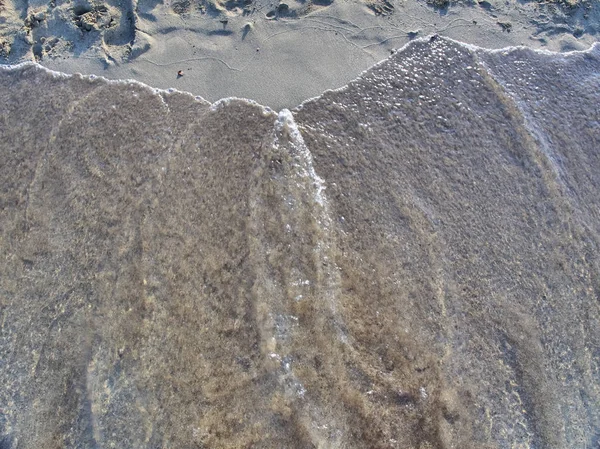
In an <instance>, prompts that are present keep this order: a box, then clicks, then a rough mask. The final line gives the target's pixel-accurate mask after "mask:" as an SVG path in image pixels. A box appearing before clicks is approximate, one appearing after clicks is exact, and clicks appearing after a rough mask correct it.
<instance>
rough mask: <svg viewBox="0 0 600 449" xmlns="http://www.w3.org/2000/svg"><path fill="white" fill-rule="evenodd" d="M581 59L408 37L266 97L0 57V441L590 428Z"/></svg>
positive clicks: (340, 441) (566, 437) (573, 441)
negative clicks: (278, 101) (342, 77)
mask: <svg viewBox="0 0 600 449" xmlns="http://www.w3.org/2000/svg"><path fill="white" fill-rule="evenodd" d="M510 67H512V69H509V68H510ZM598 73H600V58H599V55H598V46H596V47H595V48H594V49H592V50H590V51H588V52H585V53H573V54H570V55H568V56H561V55H557V54H554V55H551V54H540V53H536V52H534V51H530V50H513V51H507V52H487V51H483V50H475V49H469V48H467V47H464V46H462V45H459V44H457V43H455V42H452V41H449V40H445V39H442V38H438V39H436V40H433V41H429V40H420V41H417V42H413V43H412V44H410V45H409V46H408V47H406V48H405V49H404V50H402V51H401V52H399V53H397V54H396V55H393V56H392V57H390V59H389V60H387V61H385V62H384V63H382V64H380V65H377V66H375V67H373V68H372V69H371V70H370V71H368V72H367V73H365V74H364V75H363V76H362V77H361V78H359V79H357V80H356V81H354V82H352V83H351V84H350V85H348V86H347V87H346V88H344V89H341V90H339V91H335V92H328V93H326V94H324V95H323V96H322V97H319V98H316V99H314V100H311V101H309V102H306V103H304V104H303V105H302V107H300V108H298V109H296V110H294V111H293V112H289V111H282V112H280V113H279V114H277V113H274V112H273V111H270V110H268V109H264V108H262V107H261V106H259V105H257V104H253V103H249V102H246V101H241V100H224V101H222V102H219V103H217V104H213V105H210V104H209V103H207V102H204V101H199V100H196V99H194V98H193V97H192V96H190V95H187V94H182V93H168V92H164V91H162V92H159V91H153V90H151V89H149V88H147V87H145V86H142V85H140V84H137V83H128V82H119V83H116V82H109V81H106V80H103V79H90V78H87V77H81V76H74V77H65V76H57V75H52V74H50V73H48V72H47V71H45V70H43V69H41V68H39V67H37V66H33V65H25V66H21V67H16V68H12V69H0V105H2V106H0V134H1V135H2V136H3V138H2V140H1V141H0V181H1V182H2V186H1V189H0V192H1V194H0V195H1V196H0V232H1V234H0V255H1V257H0V272H2V273H3V274H2V276H1V277H0V323H1V325H2V327H1V330H0V360H1V361H2V362H1V364H0V383H1V384H2V385H3V386H4V388H2V389H0V409H1V411H2V412H1V414H0V442H1V443H2V447H3V448H11V449H14V448H19V449H21V448H39V447H45V448H94V447H111V446H112V445H113V444H114V446H115V447H128V448H163V447H171V448H189V447H200V448H202V447H207V448H208V447H210V448H226V447H227V448H232V447H235V448H245V447H256V448H270V447H273V448H275V447H290V448H292V447H293V448H314V447H340V448H341V447H343V448H365V447H369V448H406V449H408V448H419V449H424V448H450V447H460V448H512V447H529V448H580V447H590V448H591V447H595V445H597V444H598V442H599V441H600V440H599V439H600V417H599V415H598V410H600V383H599V380H598V379H599V377H598V376H599V365H598V359H599V355H600V346H599V343H598V342H600V311H599V303H598V294H599V293H598V292H599V291H600V285H598V279H600V276H599V275H600V272H599V270H600V267H599V265H598V264H599V262H598V244H599V243H600V238H599V231H600V229H599V228H598V223H599V220H598V218H599V217H598V211H599V210H600V207H599V206H600V204H599V200H598V198H599V197H598V195H597V192H598V183H599V182H600V178H598V173H600V167H599V166H598V162H599V161H598V155H597V154H596V153H597V143H598V141H600V126H599V125H598V123H599V116H598V109H597V104H598V92H600V89H599V86H598V83H599V79H598V75H597V74H598ZM23 98H27V99H28V100H27V101H23Z"/></svg>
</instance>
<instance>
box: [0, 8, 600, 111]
mask: <svg viewBox="0 0 600 449" xmlns="http://www.w3.org/2000/svg"><path fill="white" fill-rule="evenodd" d="M599 23H600V4H599V3H598V2H597V1H592V0H589V1H586V2H573V4H571V3H569V2H567V1H564V2H537V1H531V2H522V1H512V0H511V1H505V0H492V1H487V0H483V1H479V2H446V1H438V2H435V1H433V0H432V1H431V2H428V1H426V0H423V1H414V0H411V1H394V2H388V1H387V0H368V1H358V0H357V1H341V0H336V1H329V0H325V1H323V0H318V1H292V2H288V3H284V2H280V3H277V2H273V1H270V0H244V1H242V0H238V1H234V0H229V1H227V2H224V1H221V2H218V1H216V2H215V1H195V2H192V1H189V0H173V1H164V2H162V1H155V0H141V1H133V0H129V1H122V2H121V1H116V0H114V1H91V0H75V1H56V0H52V1H50V2H44V1H41V0H37V1H27V0H2V3H1V4H0V25H1V26H0V62H1V63H5V64H7V63H9V64H10V63H16V62H21V61H24V60H34V61H37V62H39V63H40V64H42V65H44V66H46V67H48V68H51V69H54V70H58V71H62V72H65V73H83V74H96V75H101V76H104V77H107V78H110V79H135V80H138V81H141V82H144V83H146V84H148V85H150V86H154V87H158V88H165V89H166V88H176V89H178V90H182V91H187V92H191V93H193V94H194V95H200V96H202V97H203V98H205V99H207V100H209V101H216V100H218V99H220V98H224V97H231V96H234V97H242V98H249V99H252V100H255V101H257V102H259V103H261V104H264V105H267V106H270V107H271V108H273V109H275V110H279V109H281V108H283V107H287V108H292V107H294V106H297V105H298V104H300V103H301V102H302V101H304V100H306V99H308V98H311V97H314V96H317V95H320V94H321V93H322V92H323V91H325V90H327V89H334V88H339V87H342V86H343V85H345V84H346V83H348V82H349V81H351V80H352V79H354V78H356V77H357V76H358V75H359V74H360V73H361V72H362V71H364V70H366V69H368V68H369V67H371V66H372V65H373V64H374V63H376V62H378V61H381V60H383V59H385V58H386V57H388V56H389V55H390V52H392V51H393V50H394V49H397V48H400V47H402V46H404V45H405V44H406V43H407V42H409V41H410V40H411V39H414V38H418V37H423V36H427V35H431V34H436V33H437V34H439V35H442V36H447V37H450V38H453V39H455V40H458V41H460V42H465V43H469V44H474V45H478V46H481V47H484V48H503V47H508V46H516V45H525V46H528V47H533V48H540V49H547V50H551V51H559V52H564V51H571V50H582V49H586V48H588V47H589V46H590V45H591V44H592V43H593V42H594V41H596V40H597V35H598V31H600V25H599ZM178 73H181V75H178Z"/></svg>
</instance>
